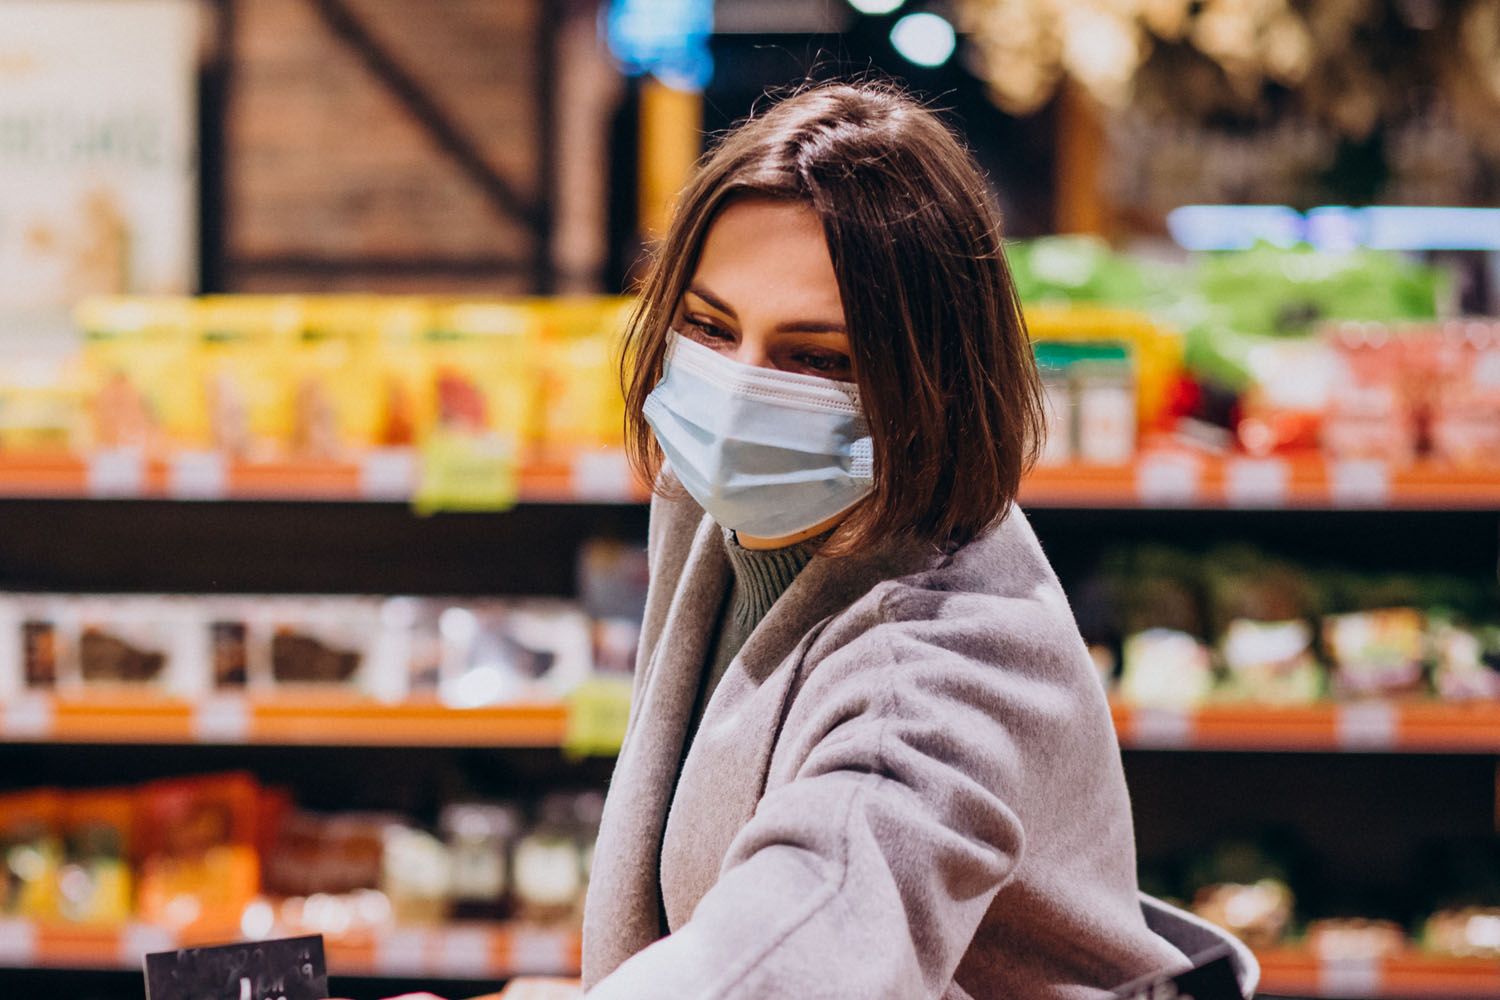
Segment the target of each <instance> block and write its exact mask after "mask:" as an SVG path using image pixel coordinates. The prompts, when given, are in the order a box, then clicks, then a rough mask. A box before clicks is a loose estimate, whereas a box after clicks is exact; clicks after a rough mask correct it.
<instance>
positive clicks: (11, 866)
mask: <svg viewBox="0 0 1500 1000" xmlns="http://www.w3.org/2000/svg"><path fill="white" fill-rule="evenodd" d="M61 814H62V796H61V795H60V794H59V793H58V792H56V791H55V790H52V789H36V790H34V791H27V792H11V793H9V794H7V795H0V861H3V863H4V866H5V867H4V872H5V878H4V879H0V913H3V914H5V915H7V916H13V917H28V918H30V919H32V920H51V919H53V918H54V917H55V916H56V915H57V874H58V869H59V868H60V867H61V865H62V842H61V840H60V839H59V838H58V827H59V824H60V821H61Z"/></svg>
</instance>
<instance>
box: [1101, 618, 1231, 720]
mask: <svg viewBox="0 0 1500 1000" xmlns="http://www.w3.org/2000/svg"><path fill="white" fill-rule="evenodd" d="M1123 652H1124V655H1123V664H1122V671H1121V675H1120V687H1119V691H1120V697H1121V698H1122V699H1124V700H1125V701H1126V702H1128V703H1129V704H1131V705H1136V706H1139V707H1142V708H1167V709H1188V708H1194V707H1196V706H1198V705H1201V704H1203V702H1204V701H1206V700H1207V699H1208V697H1209V694H1210V692H1211V691H1212V690H1213V684H1214V675H1213V669H1212V666H1211V663H1210V657H1209V651H1208V649H1207V648H1206V647H1205V646H1204V645H1203V643H1201V642H1199V641H1198V640H1197V639H1196V638H1194V637H1193V636H1191V635H1188V634H1187V633H1185V632H1177V631H1174V630H1172V629H1162V628H1153V629H1147V630H1146V631H1144V632H1138V633H1136V634H1135V635H1132V636H1130V637H1128V638H1127V639H1126V640H1125V643H1124V650H1123Z"/></svg>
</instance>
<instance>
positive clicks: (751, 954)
mask: <svg viewBox="0 0 1500 1000" xmlns="http://www.w3.org/2000/svg"><path fill="white" fill-rule="evenodd" d="M648 545H649V551H650V564H651V586H650V592H649V596H648V599H647V607H646V616H645V628H644V633H643V638H642V644H641V649H640V654H639V659H638V661H637V668H636V677H635V694H634V702H633V707H632V710H631V716H630V721H629V724H628V726H627V730H626V734H625V740H624V744H623V746H622V748H621V751H620V756H619V759H618V762H617V764H616V766H615V771H614V777H613V779H612V781H611V784H610V788H609V794H608V797H607V800H606V804H605V809H604V817H603V821H602V825H601V829H600V832H599V841H598V846H597V848H596V850H595V854H594V862H593V871H592V874H591V879H590V885H589V891H588V898H587V902H586V906H585V914H584V928H583V982H584V986H585V987H586V989H587V991H588V992H587V996H588V998H589V1000H615V998H661V1000H677V998H683V1000H687V998H716V1000H717V998H726V1000H728V998H736V1000H738V998H746V1000H749V998H768V997H796V998H814V997H828V998H835V997H837V998H844V997H847V998H851V1000H854V998H858V1000H872V998H882V997H891V998H901V1000H907V998H917V997H934V998H943V1000H960V998H976V1000H1001V998H1004V1000H1093V998H1101V997H1106V996H1108V995H1109V991H1110V990H1111V989H1112V988H1113V987H1115V986H1118V985H1120V984H1123V983H1125V982H1127V981H1129V980H1132V979H1135V978H1137V977H1139V976H1142V975H1146V974H1149V973H1155V972H1159V971H1160V972H1175V971H1180V970H1181V969H1184V968H1186V967H1187V965H1188V963H1187V961H1186V959H1185V958H1184V955H1183V952H1182V951H1180V950H1179V949H1178V948H1176V947H1174V946H1173V945H1172V944H1171V943H1169V942H1168V940H1167V939H1166V938H1164V937H1162V936H1160V935H1158V934H1157V933H1155V932H1153V931H1152V930H1151V929H1150V928H1149V927H1148V926H1147V923H1146V920H1145V917H1144V916H1143V913H1142V905H1141V900H1140V898H1139V897H1138V894H1137V888H1136V876H1135V861H1136V858H1135V841H1134V831H1133V828H1132V821H1131V814H1130V808H1129V801H1128V798H1127V792H1126V787H1125V780H1124V775H1123V771H1122V768H1121V762H1120V753H1119V749H1118V746H1117V744H1116V741H1115V734H1114V731H1113V726H1112V723H1111V719H1110V714H1109V710H1108V706H1107V703H1106V699H1105V695H1104V691H1103V687H1102V685H1101V684H1100V683H1099V680H1098V677H1097V675H1096V673H1095V671H1094V667H1093V665H1092V663H1091V662H1090V660H1089V657H1088V654H1087V652H1086V650H1085V648H1084V645H1083V642H1082V640H1081V639H1080V638H1079V635H1078V630H1077V627H1076V625H1075V624H1074V622H1073V617H1072V612H1071V610H1070V609H1069V607H1068V604H1067V600H1066V598H1065V597H1064V595H1063V592H1062V590H1061V588H1060V587H1059V585H1058V582H1057V579H1056V577H1055V575H1054V574H1053V572H1052V569H1051V567H1050V565H1049V564H1048V563H1047V561H1046V558H1045V557H1044V556H1043V554H1042V551H1041V548H1040V546H1039V545H1038V543H1037V541H1036V537H1035V536H1034V535H1033V534H1032V531H1031V528H1030V526H1029V525H1028V523H1027V521H1026V518H1025V516H1024V515H1023V514H1022V513H1021V511H1020V510H1019V509H1014V510H1012V512H1011V513H1010V515H1009V516H1008V517H1007V518H1006V519H1005V520H1004V521H1002V522H1001V523H1000V524H999V525H998V526H997V527H995V528H993V529H992V530H990V531H989V532H988V533H986V534H984V535H983V536H981V537H979V538H977V539H976V540H974V541H973V542H971V543H970V544H968V545H966V546H964V547H962V548H960V549H959V550H958V551H957V552H955V553H953V554H948V555H945V554H943V553H941V552H939V551H937V550H936V549H934V548H931V547H926V546H920V545H917V544H915V543H910V542H891V543H889V544H886V545H883V546H881V547H878V548H877V549H875V550H873V551H868V552H863V553H860V554H857V555H853V556H846V557H841V558H824V557H814V558H813V560H812V561H811V562H810V563H809V564H808V566H807V567H806V568H805V569H804V570H803V571H802V572H801V574H800V575H799V576H798V577H797V578H796V580H795V581H793V583H792V585H791V587H790V588H789V589H788V590H787V591H786V592H785V593H784V594H783V595H782V597H781V598H780V600H778V601H777V602H776V604H775V605H774V606H773V607H772V609H771V611H770V612H769V613H768V614H767V615H766V617H765V618H764V620H762V622H761V623H760V625H759V626H758V627H757V628H756V629H755V631H754V632H753V633H752V634H751V636H750V638H749V639H748V640H747V641H746V643H745V645H744V647H743V648H742V649H741V651H740V653H739V655H738V656H737V657H736V658H735V659H734V660H733V662H732V663H731V664H730V665H729V668H728V672H727V673H726V674H725V676H724V678H723V680H722V681H721V682H720V683H719V685H718V686H717V688H715V690H714V692H713V696H712V698H711V700H710V701H709V704H708V706H707V709H706V711H705V713H704V716H703V720H702V723H701V726H700V728H699V730H698V733H697V736H696V737H695V739H694V740H693V743H692V746H691V747H690V748H689V749H688V751H687V755H686V759H685V760H683V759H682V752H683V747H682V742H683V737H684V733H685V730H686V725H687V721H688V717H689V714H690V712H691V710H692V707H693V701H694V698H695V696H696V693H697V690H698V684H699V677H700V672H701V670H702V669H703V664H704V661H705V659H706V657H707V654H708V652H709V649H708V644H709V642H710V641H711V637H712V635H713V633H714V628H715V622H716V615H717V613H718V611H719V608H720V607H721V601H722V598H723V595H724V593H725V588H726V586H727V585H728V582H729V573H730V570H729V566H728V557H727V556H726V555H725V553H724V549H723V539H722V534H721V531H720V529H719V527H718V525H717V524H715V523H714V521H713V520H712V519H711V518H710V517H709V516H708V515H706V514H705V513H704V511H703V510H702V508H700V507H699V506H698V505H697V504H696V503H694V502H693V501H692V500H690V499H685V498H684V499H663V498H660V497H658V498H657V499H656V500H654V501H653V503H652V510H651V526H650V532H649V543H648ZM679 763H681V765H682V772H681V777H680V779H679V778H678V770H677V769H678V766H679ZM674 784H675V788H674ZM661 913H664V915H665V926H663V925H662V922H661V917H660V916H659V914H661ZM1210 936H1211V935H1210ZM1251 961H1253V960H1251Z"/></svg>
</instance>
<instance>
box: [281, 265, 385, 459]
mask: <svg viewBox="0 0 1500 1000" xmlns="http://www.w3.org/2000/svg"><path fill="white" fill-rule="evenodd" d="M379 309H380V303H379V300H378V299H376V298H374V297H372V296H367V295H339V296H316V297H310V298H306V299H304V300H303V302H302V309H301V313H300V316H301V323H300V329H299V330H298V331H297V334H296V336H295V337H294V338H293V343H292V345H291V348H290V352H289V356H288V357H287V368H286V371H287V378H288V385H287V392H286V394H285V395H284V397H283V399H284V403H285V405H288V406H289V407H290V413H289V414H288V415H287V417H286V419H287V420H288V422H289V425H290V428H291V430H290V438H289V441H288V446H289V448H290V451H291V454H292V455H293V456H295V457H298V458H313V459H328V460H340V459H344V460H347V459H349V458H351V457H353V456H356V455H357V454H358V453H359V452H361V451H363V450H365V449H367V448H369V447H372V446H374V445H377V444H380V443H381V436H382V435H381V431H382V413H383V409H384V408H383V406H382V398H381V394H380V392H379V385H380V378H379V375H380V369H379V365H378V354H377V348H378V334H379V321H380V312H379Z"/></svg>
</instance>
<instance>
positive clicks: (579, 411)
mask: <svg viewBox="0 0 1500 1000" xmlns="http://www.w3.org/2000/svg"><path fill="white" fill-rule="evenodd" d="M634 302H635V300H633V299H629V298H623V297H605V296H597V297H595V296H577V297H572V298H561V299H548V300H536V301H535V302H534V303H533V305H532V307H533V308H534V309H535V310H536V313H537V315H538V316H539V318H540V320H541V323H542V328H543V335H542V346H541V367H542V369H543V374H542V378H543V382H544V391H543V394H542V399H541V413H540V416H539V430H540V434H541V438H542V441H543V444H544V447H545V448H546V449H547V451H548V452H549V453H554V454H555V455H557V456H558V457H562V458H566V457H568V456H569V455H570V454H571V453H572V452H574V451H577V450H579V449H598V448H618V447H620V446H621V444H622V440H623V437H622V435H623V434H624V426H625V401H624V397H623V396H622V395H621V392H620V377H619V367H618V361H619V352H620V346H621V337H622V336H623V334H624V331H625V323H626V320H627V319H628V317H629V315H630V310H631V309H632V308H633V306H634Z"/></svg>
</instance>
